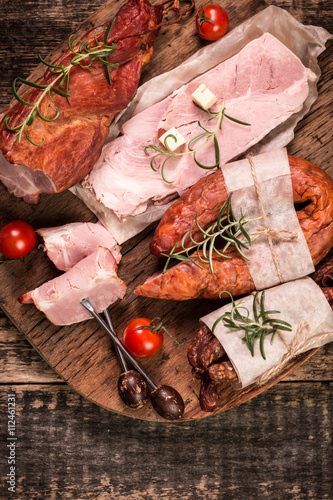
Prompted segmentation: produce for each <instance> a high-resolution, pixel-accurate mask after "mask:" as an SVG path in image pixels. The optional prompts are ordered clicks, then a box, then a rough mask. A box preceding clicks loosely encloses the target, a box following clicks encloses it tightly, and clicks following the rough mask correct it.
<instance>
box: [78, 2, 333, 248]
mask: <svg viewBox="0 0 333 500" xmlns="http://www.w3.org/2000/svg"><path fill="white" fill-rule="evenodd" d="M266 32H269V33H271V34H272V35H274V36H275V37H276V38H277V39H279V40H280V41H281V42H282V43H284V45H285V46H286V47H288V48H289V49H290V50H291V51H292V52H294V54H296V55H297V56H298V57H299V59H300V60H301V61H302V62H303V64H304V66H306V67H307V68H309V69H311V70H312V71H313V72H314V74H315V75H316V78H315V79H314V80H313V81H311V82H309V88H310V92H309V95H308V97H307V99H306V101H305V102H304V105H303V107H302V109H301V110H300V111H299V112H298V113H294V114H293V115H292V116H291V117H290V118H289V119H288V120H287V121H286V122H284V123H283V124H281V125H280V126H279V127H277V128H276V129H274V130H273V131H272V132H271V133H270V134H268V135H267V136H266V137H265V138H264V139H263V140H262V141H261V142H260V143H258V144H257V145H256V146H254V147H253V148H252V150H251V151H252V152H253V153H254V154H258V153H259V152H263V151H271V150H273V149H276V148H280V147H284V146H286V145H287V144H288V143H289V142H290V141H291V140H292V139H293V137H294V128H295V126H296V124H297V123H298V121H299V120H301V119H302V118H303V116H304V115H305V114H306V113H308V111H309V109H310V107H311V105H312V104H313V102H314V101H315V100H316V99H317V96H318V93H317V88H316V84H317V81H318V79H319V76H320V69H319V66H318V64H317V57H318V55H319V54H320V53H321V52H323V51H324V50H325V43H326V41H327V40H328V39H329V38H330V37H331V35H330V34H329V33H328V32H327V31H326V30H325V29H324V28H320V27H316V26H304V25H303V24H301V23H299V22H298V21H296V19H295V18H293V17H292V16H291V15H290V14H289V13H288V12H286V11H284V10H283V9H281V8H279V7H275V6H269V7H267V8H266V9H264V10H263V11H262V12H260V13H259V14H257V15H255V16H253V17H252V18H250V19H249V20H247V21H245V22H244V23H242V24H241V25H239V26H238V27H237V28H235V29H234V30H232V31H231V32H230V33H228V34H227V35H225V36H224V37H223V38H221V39H220V40H218V41H216V42H214V43H212V44H210V45H208V46H206V47H204V48H202V49H200V50H199V51H198V52H196V53H195V54H194V55H193V56H191V57H190V58H189V59H187V61H185V62H184V63H182V64H180V65H179V66H177V67H176V68H175V69H173V70H172V71H169V72H167V73H164V74H162V75H159V76H157V77H155V78H153V79H151V80H150V81H148V82H146V83H145V84H144V85H142V86H141V87H140V88H139V90H138V92H137V95H136V97H135V98H134V99H133V101H132V102H131V104H130V105H129V106H128V108H127V109H126V110H125V111H124V112H122V113H121V114H120V115H119V116H118V117H117V119H116V120H115V122H114V123H113V125H112V126H111V128H110V134H109V136H108V140H107V142H109V141H110V140H112V139H114V138H115V137H116V136H117V135H118V134H119V132H120V128H121V125H122V124H123V123H124V122H125V121H126V120H128V119H129V118H131V116H133V115H135V114H137V113H139V112H140V111H143V110H144V109H146V108H148V107H149V106H151V105H153V104H155V103H156V102H158V101H160V100H162V99H164V98H165V97H167V96H168V95H169V94H171V93H172V92H173V91H174V90H176V89H177V88H179V87H180V86H181V85H183V84H185V83H188V82H189V81H191V80H192V79H193V78H195V77H197V76H199V75H200V74H202V73H205V72H206V71H208V70H209V69H211V68H213V67H214V66H216V65H217V64H219V63H221V62H223V61H225V60H226V59H228V58H230V57H232V56H233V55H235V54H236V53H237V52H239V51H240V50H241V49H242V48H243V47H245V45H246V44H247V43H249V42H250V41H252V40H254V39H256V38H259V37H260V36H261V35H262V34H263V33H266ZM71 191H72V192H73V193H74V194H75V195H76V196H78V197H79V198H81V199H82V200H83V201H84V203H85V204H86V205H87V206H88V208H90V210H92V212H94V213H95V214H96V215H97V217H98V218H99V220H100V221H101V223H102V224H103V225H104V226H105V227H106V228H107V229H108V230H109V231H110V232H111V233H112V234H113V236H114V237H115V239H116V240H117V242H118V243H122V242H124V241H126V240H128V239H129V238H131V237H132V236H134V235H135V234H138V233H139V232H140V231H142V230H143V229H144V228H145V227H147V226H148V225H149V224H150V223H151V222H153V221H155V220H158V219H160V218H161V216H162V215H163V213H164V211H165V210H166V209H167V207H168V206H169V205H164V206H158V207H157V206H151V207H149V209H148V211H147V212H146V213H144V214H140V215H138V216H134V217H128V218H127V220H126V222H125V223H123V224H121V223H119V221H118V220H117V218H116V217H115V215H114V214H113V213H112V211H111V210H108V209H106V208H105V207H104V205H103V204H102V203H100V202H98V201H97V200H96V199H95V198H94V197H93V196H92V195H91V194H90V193H89V192H88V190H86V189H83V188H82V186H81V185H80V184H78V185H76V186H74V187H73V188H71Z"/></svg>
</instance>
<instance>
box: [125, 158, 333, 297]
mask: <svg viewBox="0 0 333 500" xmlns="http://www.w3.org/2000/svg"><path fill="white" fill-rule="evenodd" d="M288 158H289V165H290V172H291V181H292V188H293V196H294V203H295V205H296V208H297V205H301V209H300V210H299V211H298V212H297V217H298V220H299V223H300V226H301V229H302V231H303V233H304V236H305V240H306V242H307V244H308V247H309V250H310V254H311V257H312V260H313V263H314V265H316V264H318V263H319V262H320V261H321V260H322V259H323V258H324V257H325V255H326V254H327V253H328V252H329V250H330V249H331V247H332V246H333V180H332V179H331V178H330V176H329V175H328V174H327V173H326V172H325V171H324V170H322V169H321V168H319V167H317V166H316V165H314V164H312V163H310V162H309V161H307V160H303V159H301V158H296V157H293V156H289V157H288ZM227 198H228V193H227V190H226V187H225V183H224V178H223V173H222V171H221V170H218V171H217V172H215V173H214V174H212V175H210V176H208V177H205V178H203V179H201V180H200V181H199V182H197V183H196V184H195V185H194V186H192V188H190V189H189V190H188V191H187V192H186V193H184V194H183V195H182V196H181V197H180V198H179V199H178V200H177V201H176V202H175V203H173V204H172V205H171V207H170V208H169V209H168V210H167V211H166V212H165V214H164V216H163V218H162V220H161V222H160V224H159V225H158V227H157V228H156V231H155V235H154V238H153V240H152V242H151V246H150V249H151V251H152V253H154V254H155V255H158V256H161V255H162V254H168V253H170V251H171V249H172V247H173V246H174V244H175V243H177V242H180V241H181V239H182V237H183V235H184V234H185V233H186V232H187V231H189V229H190V227H191V225H192V223H193V222H194V220H195V215H196V214H198V216H197V217H198V222H199V224H200V226H201V227H203V228H204V229H205V228H207V227H208V226H209V225H211V224H212V223H213V222H214V221H215V220H216V219H217V216H218V212H219V210H220V207H221V205H222V204H223V203H224V202H225V201H226V200H227ZM192 235H193V238H194V239H195V240H197V241H199V238H200V232H199V230H198V229H197V228H196V225H195V224H194V226H193V230H192ZM185 244H186V241H185ZM229 248H230V247H229ZM228 255H229V256H230V257H231V258H229V259H225V258H223V257H220V256H219V255H217V254H214V255H213V268H214V274H212V273H211V271H210V268H209V265H208V264H205V263H203V262H199V259H198V258H197V257H196V255H195V254H194V255H193V258H194V260H195V261H196V262H198V263H199V264H200V266H201V268H200V267H198V266H197V265H196V264H194V263H192V262H181V263H180V264H177V265H176V266H174V267H171V268H170V269H169V270H167V271H166V272H165V273H164V274H162V273H161V274H159V275H157V276H155V277H153V278H151V279H148V280H147V281H146V282H145V283H144V284H143V285H141V286H139V287H138V288H137V289H136V290H135V294H136V295H143V296H147V297H154V298H161V299H172V300H187V299H194V298H208V299H216V298H218V297H219V293H220V292H221V290H225V291H227V292H229V293H231V294H232V295H233V296H236V297H237V296H238V295H242V294H249V293H251V292H252V291H254V290H255V285H254V282H253V279H252V277H251V274H250V272H249V269H248V267H247V264H246V260H245V259H244V258H243V257H241V256H240V255H239V254H238V253H237V252H236V250H234V249H231V248H230V249H228Z"/></svg>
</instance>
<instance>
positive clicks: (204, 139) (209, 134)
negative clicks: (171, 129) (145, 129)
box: [144, 102, 251, 184]
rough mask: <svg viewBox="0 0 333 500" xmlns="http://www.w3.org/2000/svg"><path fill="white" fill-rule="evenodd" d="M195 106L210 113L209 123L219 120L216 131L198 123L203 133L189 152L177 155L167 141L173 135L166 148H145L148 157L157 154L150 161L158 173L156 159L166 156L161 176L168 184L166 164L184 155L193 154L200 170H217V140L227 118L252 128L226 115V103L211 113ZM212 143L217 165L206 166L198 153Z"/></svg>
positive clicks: (190, 147) (193, 141) (188, 149)
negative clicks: (165, 170) (165, 173)
mask: <svg viewBox="0 0 333 500" xmlns="http://www.w3.org/2000/svg"><path fill="white" fill-rule="evenodd" d="M193 104H194V105H195V106H196V107H197V108H199V109H200V110H201V111H204V112H205V113H208V114H209V115H210V118H209V119H208V121H211V120H215V119H217V123H216V126H215V128H214V130H212V131H210V130H207V128H205V127H204V126H203V125H201V123H200V121H198V125H199V127H200V128H201V130H202V132H200V134H198V135H197V136H195V137H193V139H191V140H190V141H189V143H188V145H187V151H184V152H182V153H176V152H174V151H171V149H170V148H169V146H168V144H167V140H168V137H173V136H171V135H168V136H167V137H166V138H165V139H164V148H163V147H162V146H158V145H157V144H155V143H154V144H150V145H148V146H144V152H145V154H146V155H147V156H149V152H150V150H152V151H156V152H157V154H156V155H154V156H153V158H152V159H151V161H150V166H151V168H152V169H153V170H154V172H157V169H156V168H155V165H154V162H155V160H156V158H158V157H159V156H166V158H165V160H164V161H163V163H162V165H161V176H162V179H163V180H164V182H167V183H168V184H172V182H173V181H169V180H167V179H166V177H165V175H164V168H165V164H166V162H167V161H168V160H170V158H176V157H180V156H184V155H188V154H193V159H194V161H195V163H196V164H197V165H198V166H199V167H200V168H203V169H206V170H212V169H214V168H217V167H218V166H219V165H220V147H219V143H218V140H217V133H218V131H219V130H221V129H222V122H223V119H224V117H225V118H227V119H228V120H231V121H233V122H235V123H238V124H240V125H244V126H246V127H250V126H251V124H250V123H246V122H242V121H240V120H237V119H236V118H233V117H231V116H229V115H227V114H226V113H225V111H226V108H225V106H224V102H223V103H222V107H221V109H220V110H219V111H210V110H207V109H203V108H201V107H200V106H198V105H197V104H195V103H193ZM211 141H213V143H214V152H215V163H214V164H213V165H204V164H202V163H201V162H200V161H199V160H198V158H197V153H198V151H200V150H201V149H203V148H204V147H205V146H206V145H207V144H208V143H209V142H211ZM198 143H199V145H198V146H196V145H197V144H198Z"/></svg>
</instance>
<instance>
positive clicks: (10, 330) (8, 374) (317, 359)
mask: <svg viewBox="0 0 333 500" xmlns="http://www.w3.org/2000/svg"><path fill="white" fill-rule="evenodd" d="M0 352H1V357H2V363H1V365H0V384H9V383H11V384H46V383H49V384H52V383H61V382H62V383H64V382H63V379H62V378H61V377H60V376H58V375H57V374H56V373H55V371H54V370H53V369H52V368H51V367H50V366H49V365H48V364H47V363H46V362H45V361H44V360H43V359H42V358H41V356H40V355H39V354H38V353H37V352H36V350H35V349H34V348H33V347H32V345H31V344H30V342H28V341H27V340H26V338H25V336H24V334H23V333H22V332H19V331H18V330H17V328H16V327H15V326H14V325H13V324H12V323H11V321H10V320H9V319H8V317H7V316H6V315H5V314H4V313H3V311H1V310H0ZM332 367H333V344H327V345H325V346H324V347H323V348H322V349H320V350H319V351H318V353H317V354H316V356H313V357H311V359H310V360H309V361H308V362H307V363H305V364H303V365H301V366H300V367H298V368H297V369H296V370H295V371H293V372H292V373H290V374H289V375H287V376H286V377H285V379H284V381H286V382H288V381H292V382H295V383H297V382H302V381H308V382H325V381H327V382H329V381H331V380H332V378H333V373H332Z"/></svg>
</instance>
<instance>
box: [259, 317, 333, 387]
mask: <svg viewBox="0 0 333 500" xmlns="http://www.w3.org/2000/svg"><path fill="white" fill-rule="evenodd" d="M278 333H279V335H280V338H281V340H282V338H284V336H283V334H282V332H279V331H278ZM281 334H282V336H281ZM310 334H311V328H310V325H309V323H308V322H307V321H302V323H300V324H299V325H298V327H297V330H296V334H295V336H294V338H293V339H292V341H291V342H290V344H286V343H285V342H284V344H285V345H287V352H286V353H285V354H284V355H283V356H282V358H281V360H280V362H279V363H278V364H276V365H274V366H272V368H269V369H268V370H266V371H265V372H264V373H263V374H262V375H260V376H259V377H258V378H257V380H256V384H257V385H258V386H261V385H264V384H265V383H266V382H268V381H269V380H271V379H272V378H274V377H275V376H276V375H278V374H279V373H280V372H281V371H282V369H283V368H284V367H285V366H286V365H287V364H288V363H289V361H291V359H292V358H294V357H295V356H298V355H299V354H301V353H302V352H305V351H308V350H309V349H311V347H313V346H314V345H316V344H318V343H320V342H321V341H322V340H325V339H326V338H327V337H329V336H332V335H333V332H328V333H323V334H322V335H318V336H316V337H314V338H313V339H312V340H310V341H308V340H309V336H310ZM284 341H285V339H284ZM304 348H305V349H304Z"/></svg>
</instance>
